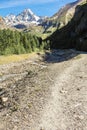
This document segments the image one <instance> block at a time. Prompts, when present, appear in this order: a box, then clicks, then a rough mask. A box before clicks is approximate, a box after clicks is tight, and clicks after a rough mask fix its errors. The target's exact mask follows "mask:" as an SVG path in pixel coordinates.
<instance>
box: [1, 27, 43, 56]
mask: <svg viewBox="0 0 87 130" xmlns="http://www.w3.org/2000/svg"><path fill="white" fill-rule="evenodd" d="M44 46H45V44H44V43H43V42H42V39H41V38H38V37H36V36H35V35H32V34H30V33H28V32H27V33H24V32H19V31H11V30H9V29H4V30H0V55H8V54H23V53H31V52H33V51H36V50H39V49H43V48H44Z"/></svg>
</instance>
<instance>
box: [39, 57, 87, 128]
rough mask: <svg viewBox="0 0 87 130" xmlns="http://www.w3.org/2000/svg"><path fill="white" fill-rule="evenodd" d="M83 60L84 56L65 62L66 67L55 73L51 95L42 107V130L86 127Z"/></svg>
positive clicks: (85, 87) (86, 95)
mask: <svg viewBox="0 0 87 130" xmlns="http://www.w3.org/2000/svg"><path fill="white" fill-rule="evenodd" d="M83 57H84V56H83ZM85 60H86V57H85V58H83V59H81V60H78V61H76V60H73V61H71V62H67V64H68V67H66V68H65V69H64V71H62V72H61V74H59V75H57V77H56V78H55V80H54V84H53V85H52V86H51V96H50V99H49V100H48V102H47V104H46V106H45V107H44V111H43V115H42V118H41V123H40V126H39V128H42V129H44V130H86V129H87V80H86V79H87V75H86V72H87V71H86V70H87V69H86V68H85V66H84V65H86V64H84V61H85ZM67 64H66V66H67ZM61 65H62V64H61ZM56 69H57V68H56ZM84 69H85V70H84ZM54 71H55V70H54ZM85 71H86V72H85ZM81 72H82V73H84V75H83V74H82V73H81ZM78 74H79V75H78ZM84 76H85V79H84ZM78 78H79V80H78ZM80 78H81V79H80ZM83 89H84V90H85V91H84V90H83Z"/></svg>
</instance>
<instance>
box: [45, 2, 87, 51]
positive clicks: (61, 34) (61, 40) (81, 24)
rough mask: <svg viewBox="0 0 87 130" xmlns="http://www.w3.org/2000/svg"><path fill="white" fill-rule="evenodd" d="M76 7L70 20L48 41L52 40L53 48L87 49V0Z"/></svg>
mask: <svg viewBox="0 0 87 130" xmlns="http://www.w3.org/2000/svg"><path fill="white" fill-rule="evenodd" d="M81 2H82V3H81V4H80V5H78V6H76V8H75V13H74V16H73V17H72V19H71V20H70V22H69V23H68V24H67V25H65V26H63V27H62V28H60V29H58V30H56V31H55V32H54V33H53V34H52V35H51V36H49V37H48V38H47V39H46V41H48V40H49V41H50V46H51V48H62V49H64V48H76V49H78V50H81V51H87V2H86V1H84V0H83V1H81Z"/></svg>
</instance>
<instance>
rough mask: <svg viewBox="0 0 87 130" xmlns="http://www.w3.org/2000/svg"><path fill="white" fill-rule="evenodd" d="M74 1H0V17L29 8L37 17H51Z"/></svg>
mask: <svg viewBox="0 0 87 130" xmlns="http://www.w3.org/2000/svg"><path fill="white" fill-rule="evenodd" d="M74 1H76V0H0V16H6V15H7V14H19V13H20V12H21V11H23V10H24V9H25V8H30V9H31V10H32V11H33V12H34V13H35V14H37V15H39V16H52V15H53V14H55V13H56V12H57V11H58V10H59V9H60V8H61V7H62V6H64V5H65V4H67V3H70V2H74Z"/></svg>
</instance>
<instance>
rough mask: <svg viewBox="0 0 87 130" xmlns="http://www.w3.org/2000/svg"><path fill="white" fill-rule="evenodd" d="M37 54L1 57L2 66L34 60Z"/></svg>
mask: <svg viewBox="0 0 87 130" xmlns="http://www.w3.org/2000/svg"><path fill="white" fill-rule="evenodd" d="M35 54H36V53H31V54H20V55H9V56H0V65H2V64H8V63H11V62H18V61H22V60H25V59H28V58H32V57H33V56H35Z"/></svg>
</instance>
